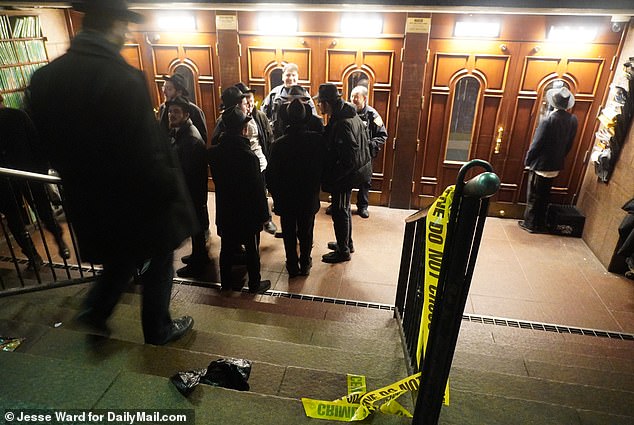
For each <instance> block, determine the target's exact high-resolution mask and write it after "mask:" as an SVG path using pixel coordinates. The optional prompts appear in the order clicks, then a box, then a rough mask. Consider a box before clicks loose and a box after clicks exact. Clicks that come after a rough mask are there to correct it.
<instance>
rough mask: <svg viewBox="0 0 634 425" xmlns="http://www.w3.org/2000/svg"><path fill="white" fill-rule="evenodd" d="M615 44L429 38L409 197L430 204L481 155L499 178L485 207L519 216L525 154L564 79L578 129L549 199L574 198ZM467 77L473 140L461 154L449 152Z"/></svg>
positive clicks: (416, 201)
mask: <svg viewBox="0 0 634 425" xmlns="http://www.w3.org/2000/svg"><path fill="white" fill-rule="evenodd" d="M616 49H617V45H616V44H611V43H605V44H603V43H601V44H599V43H595V44H587V45H584V44H579V45H567V46H563V47H562V46H561V45H555V44H548V43H537V42H527V41H521V42H520V41H518V42H512V41H505V42H503V43H501V42H500V41H482V40H478V41H472V42H465V40H446V39H445V40H430V60H431V64H432V66H431V68H430V69H429V71H428V72H427V75H426V85H425V98H426V99H428V100H427V101H426V106H425V109H424V113H423V116H424V117H425V118H424V119H425V120H426V121H425V122H424V123H421V126H420V129H421V132H420V134H419V140H420V144H421V146H420V148H419V149H418V154H417V165H416V170H417V172H418V174H417V177H416V178H415V185H414V188H413V189H414V190H413V195H414V196H413V198H412V202H413V204H414V205H416V206H419V207H423V206H426V205H429V204H430V203H431V202H432V201H433V199H434V198H435V197H436V196H438V195H439V194H440V193H441V192H442V191H443V190H444V188H445V187H446V186H448V185H450V184H454V183H455V179H456V176H457V172H458V170H459V168H460V167H461V166H462V164H463V163H464V161H466V160H469V159H474V158H479V159H484V160H487V161H489V162H490V163H491V165H492V166H493V168H494V171H495V172H496V173H497V174H498V175H499V176H500V179H501V188H500V191H499V193H498V194H497V195H496V197H494V198H493V203H492V205H491V208H490V213H491V214H493V215H500V216H511V217H520V216H521V214H522V212H523V208H524V207H523V205H522V204H523V203H524V202H525V198H526V195H525V185H526V176H527V173H526V171H525V170H524V157H525V155H526V152H527V150H528V148H529V146H530V143H531V140H532V136H533V133H534V131H535V128H536V127H537V125H538V123H539V119H540V116H541V113H542V111H543V109H544V108H543V105H544V103H545V102H546V100H545V92H546V90H547V89H548V88H549V87H552V84H565V85H566V86H568V87H569V88H570V90H571V91H572V93H573V94H574V95H575V98H576V104H575V106H574V108H573V109H572V110H571V112H572V113H573V114H575V115H576V116H577V119H578V121H579V129H578V131H577V135H576V137H575V141H574V144H573V147H572V150H571V152H570V154H569V155H568V156H567V158H566V163H565V168H564V170H563V171H562V172H561V173H560V175H559V177H558V178H557V179H556V180H555V183H554V185H553V189H552V193H553V196H552V198H551V201H552V202H554V203H572V202H574V199H575V196H576V192H577V191H578V188H579V186H580V183H581V180H582V178H583V173H584V171H585V160H586V155H587V151H588V150H589V149H590V147H591V144H592V142H593V140H594V137H593V134H594V129H595V126H596V124H595V116H596V114H597V111H598V108H599V106H600V102H601V100H602V98H603V95H604V92H605V88H606V84H607V81H608V79H609V75H610V63H611V61H612V59H613V57H614V55H615V54H616ZM467 78H469V79H471V80H470V81H473V85H474V86H477V88H478V91H477V95H475V104H474V105H473V106H472V107H471V111H472V113H473V125H472V127H471V132H470V143H469V144H468V146H469V148H468V150H466V151H465V150H463V152H462V154H463V157H456V155H454V156H453V157H452V155H451V154H450V153H451V152H452V149H451V148H452V146H453V145H456V143H457V142H456V140H455V137H453V138H452V136H453V135H454V134H455V133H456V131H455V130H454V127H452V126H453V125H455V124H456V123H455V122H452V118H453V117H454V115H455V114H457V113H458V114H459V113H461V112H462V111H461V109H460V108H459V106H460V103H457V102H458V101H460V89H462V88H463V86H464V85H465V84H464V81H465V79H467ZM461 82H462V83H461ZM472 93H475V92H474V91H473V90H472ZM472 97H473V96H472ZM454 121H455V120H454ZM463 133H464V132H463ZM463 133H460V132H458V134H459V135H460V136H462V135H463ZM458 139H459V140H458V142H460V137H458ZM463 139H464V137H463ZM467 143H468V142H467ZM465 152H466V156H464V155H465Z"/></svg>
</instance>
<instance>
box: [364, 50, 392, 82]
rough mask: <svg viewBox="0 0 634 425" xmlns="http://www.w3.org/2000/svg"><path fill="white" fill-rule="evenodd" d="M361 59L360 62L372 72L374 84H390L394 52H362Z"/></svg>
mask: <svg viewBox="0 0 634 425" xmlns="http://www.w3.org/2000/svg"><path fill="white" fill-rule="evenodd" d="M362 59H363V61H362V64H363V65H365V66H368V67H370V69H372V71H373V72H374V83H375V84H391V82H392V68H393V61H394V52H390V51H382V52H381V51H374V52H363V54H362Z"/></svg>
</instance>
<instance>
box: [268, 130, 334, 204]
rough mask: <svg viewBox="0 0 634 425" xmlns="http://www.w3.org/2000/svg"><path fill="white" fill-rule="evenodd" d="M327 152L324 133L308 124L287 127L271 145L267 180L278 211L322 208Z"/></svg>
mask: <svg viewBox="0 0 634 425" xmlns="http://www.w3.org/2000/svg"><path fill="white" fill-rule="evenodd" d="M325 154H326V146H325V142H324V137H323V135H321V134H319V133H315V132H313V131H308V130H307V128H306V127H305V126H300V127H295V126H293V127H287V129H286V134H284V135H283V136H282V137H280V138H278V139H276V140H275V143H273V144H272V145H271V156H270V160H269V163H268V166H267V168H266V184H267V186H268V188H269V191H270V192H271V194H272V195H273V201H274V202H275V213H276V214H277V215H285V214H297V215H300V214H309V213H312V214H316V213H317V211H319V207H320V204H319V188H320V185H321V178H322V173H323V166H324V159H325Z"/></svg>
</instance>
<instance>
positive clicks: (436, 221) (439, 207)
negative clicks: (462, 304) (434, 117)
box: [416, 186, 455, 406]
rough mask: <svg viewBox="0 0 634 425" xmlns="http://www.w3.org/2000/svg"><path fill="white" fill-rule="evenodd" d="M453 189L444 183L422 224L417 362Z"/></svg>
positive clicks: (427, 323) (431, 308) (446, 399)
mask: <svg viewBox="0 0 634 425" xmlns="http://www.w3.org/2000/svg"><path fill="white" fill-rule="evenodd" d="M454 189H455V186H449V187H447V189H445V191H444V192H443V193H442V195H440V197H438V199H436V200H435V201H434V203H433V204H432V205H431V207H430V208H429V213H428V214H427V220H426V224H425V225H426V229H425V230H426V231H425V292H424V297H425V298H424V300H423V317H422V318H421V321H420V332H419V334H418V348H417V350H416V361H417V362H418V364H419V365H420V364H421V362H420V359H421V354H422V353H424V352H426V351H427V339H428V338H429V329H430V327H431V319H432V316H433V313H434V305H435V303H436V291H437V288H438V278H439V277H440V267H441V266H442V256H443V253H444V252H445V240H446V239H447V223H448V222H449V214H450V213H451V204H452V203H453V194H454ZM443 403H444V404H445V405H447V406H448V405H449V381H447V386H446V388H445V395H444V399H443Z"/></svg>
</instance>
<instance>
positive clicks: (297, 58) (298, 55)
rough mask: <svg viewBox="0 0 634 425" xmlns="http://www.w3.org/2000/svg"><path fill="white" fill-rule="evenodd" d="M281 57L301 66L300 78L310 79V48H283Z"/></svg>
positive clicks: (285, 60)
mask: <svg viewBox="0 0 634 425" xmlns="http://www.w3.org/2000/svg"><path fill="white" fill-rule="evenodd" d="M281 53H282V56H281V59H282V60H283V61H284V62H287V63H288V62H292V63H295V64H297V66H298V67H299V79H300V80H307V81H310V49H289V48H285V49H281Z"/></svg>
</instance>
